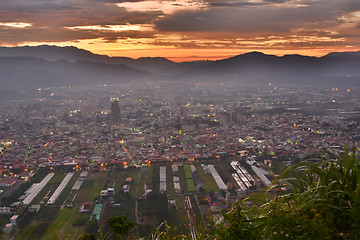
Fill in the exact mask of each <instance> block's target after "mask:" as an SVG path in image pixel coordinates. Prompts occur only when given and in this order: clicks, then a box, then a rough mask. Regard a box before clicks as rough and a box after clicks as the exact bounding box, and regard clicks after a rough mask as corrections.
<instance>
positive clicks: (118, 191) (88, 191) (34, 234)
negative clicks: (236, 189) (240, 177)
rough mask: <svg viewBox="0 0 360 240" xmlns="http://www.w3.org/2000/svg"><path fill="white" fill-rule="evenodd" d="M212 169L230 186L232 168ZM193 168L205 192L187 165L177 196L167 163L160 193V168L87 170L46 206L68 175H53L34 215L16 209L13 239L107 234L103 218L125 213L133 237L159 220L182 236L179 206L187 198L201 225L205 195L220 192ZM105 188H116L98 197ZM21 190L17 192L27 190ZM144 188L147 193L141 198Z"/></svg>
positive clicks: (207, 176)
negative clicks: (134, 227) (98, 208)
mask: <svg viewBox="0 0 360 240" xmlns="http://www.w3.org/2000/svg"><path fill="white" fill-rule="evenodd" d="M214 165H215V168H216V169H217V170H218V172H219V175H220V177H221V178H222V179H223V180H224V181H225V182H234V183H235V181H234V179H233V178H232V176H231V166H230V165H229V164H228V162H227V161H224V162H220V161H217V162H216V163H215V164H214ZM227 165H229V166H227ZM195 168H196V172H197V174H198V176H199V178H200V180H201V182H202V183H203V185H204V188H201V189H200V190H197V189H196V186H195V184H194V181H193V175H192V172H191V168H190V165H188V164H185V165H183V166H179V168H178V176H179V180H180V185H181V190H182V193H177V194H176V193H175V191H174V182H173V176H174V174H173V173H172V169H171V165H166V188H167V190H166V192H165V193H163V194H161V193H159V184H160V166H159V165H153V166H150V167H147V169H145V170H144V167H143V169H142V170H140V168H135V167H129V168H127V169H121V170H119V169H117V170H115V169H109V170H103V171H89V174H88V175H87V177H86V179H85V180H84V181H83V183H82V185H81V187H80V189H79V190H78V191H72V190H71V188H72V186H73V185H74V183H75V181H76V180H77V179H78V178H79V175H80V172H76V173H75V174H74V176H73V177H72V178H71V179H70V181H69V183H68V184H67V185H66V187H65V188H64V190H63V192H62V193H61V194H60V196H59V198H58V199H57V200H56V202H55V204H54V205H53V206H51V207H50V206H46V205H45V203H46V199H48V198H49V197H50V196H51V195H52V193H53V192H54V191H55V189H56V188H57V187H58V186H59V184H60V183H61V181H62V180H63V179H64V177H65V175H66V174H67V172H56V174H55V175H54V177H53V178H52V179H51V180H50V181H49V183H48V184H47V185H46V186H45V187H44V189H43V190H42V191H41V192H40V193H39V194H38V196H37V197H35V199H34V200H33V202H32V203H31V205H32V204H40V206H41V208H40V211H39V212H37V213H30V212H28V211H27V208H25V207H22V208H20V209H18V210H17V212H18V214H20V216H21V221H20V223H19V228H18V230H17V233H16V238H13V239H57V238H60V239H62V240H63V239H77V238H78V237H79V236H80V235H81V234H83V233H84V232H85V231H87V229H91V228H94V226H95V229H96V228H98V227H100V226H102V229H103V231H108V230H109V229H108V227H107V226H106V219H107V218H108V217H112V216H119V215H125V216H127V218H128V219H129V220H130V221H136V222H137V223H138V233H139V234H143V235H144V236H145V235H146V234H147V232H146V229H147V228H149V227H150V228H153V227H157V226H159V225H160V224H161V223H162V222H163V221H167V222H168V224H170V225H172V226H176V227H177V228H178V229H179V231H180V232H187V231H188V230H189V229H188V220H189V219H188V216H187V209H186V206H185V204H184V201H185V200H186V198H187V199H190V201H191V205H192V211H193V213H194V214H195V215H196V219H198V221H201V216H206V215H207V213H206V211H207V209H208V203H207V200H206V196H207V193H208V192H218V191H219V189H218V186H217V184H216V182H215V180H214V179H213V177H212V175H211V174H205V172H204V169H203V168H202V166H201V165H200V164H195ZM44 176H46V174H44V173H43V174H42V175H41V176H36V178H35V179H36V181H37V182H40V181H41V180H42V178H43V177H44ZM125 184H126V185H130V189H129V192H124V189H123V186H124V185H125ZM234 185H235V184H234ZM27 186H29V185H27ZM235 186H236V185H235ZM110 187H112V188H114V189H115V195H114V196H113V197H111V198H108V197H101V196H100V191H102V190H104V189H107V188H110ZM21 189H22V191H25V190H26V189H23V188H21ZM145 189H151V190H152V191H151V192H150V193H148V194H145ZM18 191H19V190H18ZM16 195H17V196H18V195H20V194H19V193H17V194H16ZM187 196H189V197H190V198H189V197H187ZM87 201H88V202H90V203H91V209H90V210H89V212H87V213H79V209H80V207H81V206H82V205H83V204H84V202H87ZM99 202H101V203H103V209H102V212H101V217H100V220H99V222H98V223H94V222H90V217H91V213H92V211H93V210H94V206H95V203H99ZM7 219H9V218H6V217H3V216H1V217H0V223H1V224H2V226H4V224H5V223H6V222H7ZM44 219H46V221H44Z"/></svg>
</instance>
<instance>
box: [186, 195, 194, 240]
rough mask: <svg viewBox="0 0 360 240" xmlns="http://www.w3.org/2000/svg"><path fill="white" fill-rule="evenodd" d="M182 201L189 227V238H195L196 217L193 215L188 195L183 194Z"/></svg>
mask: <svg viewBox="0 0 360 240" xmlns="http://www.w3.org/2000/svg"><path fill="white" fill-rule="evenodd" d="M184 203H185V211H186V215H187V217H188V219H189V228H190V234H191V239H192V240H196V239H197V230H196V218H195V216H194V210H193V208H192V205H191V201H190V197H189V196H185V200H184Z"/></svg>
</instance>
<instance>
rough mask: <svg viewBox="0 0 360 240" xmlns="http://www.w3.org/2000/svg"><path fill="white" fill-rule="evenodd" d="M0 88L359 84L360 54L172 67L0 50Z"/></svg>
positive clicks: (247, 57)
mask: <svg viewBox="0 0 360 240" xmlns="http://www.w3.org/2000/svg"><path fill="white" fill-rule="evenodd" d="M0 71H1V76H0V84H1V86H2V87H1V89H29V88H42V87H51V86H67V85H96V84H103V83H126V82H132V81H133V82H144V81H146V82H148V81H156V80H159V79H161V80H164V79H165V80H169V81H194V82H226V81H232V82H239V83H268V82H272V83H276V84H287V85H299V86H318V87H324V86H327V87H354V86H355V87H358V86H360V52H336V53H330V54H328V55H325V56H323V57H308V56H301V55H285V56H282V57H278V56H274V55H266V54H263V53H260V52H251V53H246V54H242V55H237V56H234V57H231V58H227V59H222V60H218V61H196V62H182V63H176V62H173V61H170V60H168V59H166V58H160V57H158V58H138V59H132V58H127V57H109V56H105V55H98V54H93V53H91V52H89V51H87V50H83V49H78V48H76V47H57V46H47V45H43V46H36V47H30V46H25V47H0Z"/></svg>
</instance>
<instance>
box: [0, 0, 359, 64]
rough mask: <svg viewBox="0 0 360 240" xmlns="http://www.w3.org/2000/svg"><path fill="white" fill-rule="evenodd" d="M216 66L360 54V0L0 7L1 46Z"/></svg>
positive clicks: (7, 1) (23, 2)
mask: <svg viewBox="0 0 360 240" xmlns="http://www.w3.org/2000/svg"><path fill="white" fill-rule="evenodd" d="M42 44H50V45H58V46H76V47H79V48H83V49H86V50H90V51H92V52H94V53H98V54H106V55H109V56H127V57H132V58H138V57H166V58H169V59H171V60H174V61H186V60H200V59H211V60H214V59H221V58H226V57H230V56H234V55H237V54H241V53H245V52H249V51H261V52H264V53H267V54H276V55H284V54H294V53H296V54H303V55H311V56H322V55H325V54H326V53H328V52H333V51H359V50H360V0H248V1H245V0H203V1H200V0H149V1H144V0H127V1H123V0H1V1H0V45H1V46H23V45H31V46H32V45H42Z"/></svg>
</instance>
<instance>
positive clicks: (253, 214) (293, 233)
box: [214, 151, 360, 239]
mask: <svg viewBox="0 0 360 240" xmlns="http://www.w3.org/2000/svg"><path fill="white" fill-rule="evenodd" d="M359 170H360V162H359V158H358V157H357V156H356V153H355V151H354V152H352V153H349V152H346V153H345V154H344V155H343V157H341V158H339V159H336V160H308V161H305V162H301V163H300V164H297V165H295V166H293V167H291V168H289V169H288V170H287V171H286V172H285V173H284V176H286V175H288V174H289V173H292V175H293V176H295V177H291V178H279V180H276V185H275V186H274V187H273V188H272V189H270V190H271V191H274V190H276V192H277V193H278V195H277V196H276V197H275V198H274V199H272V200H269V201H267V202H265V203H263V204H262V205H260V206H255V207H251V208H247V207H245V205H244V204H242V203H239V204H238V205H237V206H235V207H233V208H232V209H231V210H229V211H227V212H225V213H224V214H223V216H224V221H223V223H222V224H220V225H219V226H218V228H217V230H216V231H215V236H214V238H215V239H359V238H360V228H359V227H360V185H359V184H360V172H359ZM247 200H251V199H247Z"/></svg>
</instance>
